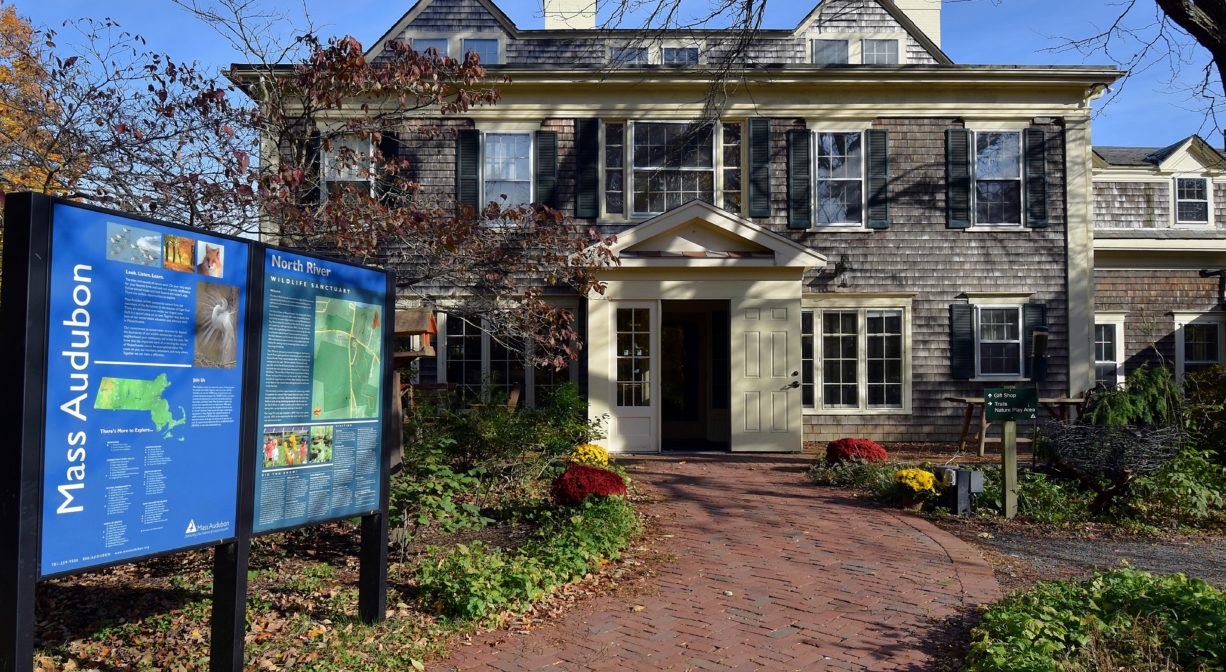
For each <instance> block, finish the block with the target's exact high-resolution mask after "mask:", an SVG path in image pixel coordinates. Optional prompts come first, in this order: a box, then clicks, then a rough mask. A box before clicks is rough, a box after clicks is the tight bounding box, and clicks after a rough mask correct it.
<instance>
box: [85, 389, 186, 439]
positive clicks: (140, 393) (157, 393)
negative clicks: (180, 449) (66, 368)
mask: <svg viewBox="0 0 1226 672" xmlns="http://www.w3.org/2000/svg"><path fill="white" fill-rule="evenodd" d="M168 387H170V381H168V380H166V374H164V373H163V374H161V375H160V376H158V377H157V378H154V379H153V380H143V379H140V378H103V379H102V382H101V383H99V385H98V396H97V397H95V398H94V408H97V409H100V410H103V411H148V412H149V415H150V417H151V418H152V419H153V426H154V428H155V429H157V431H159V432H162V431H164V432H165V433H164V434H162V436H163V438H170V435H171V430H173V429H174V428H175V427H178V426H179V425H182V424H183V423H185V422H187V411H185V410H184V409H183V407H182V406H180V407H179V417H178V418H175V417H174V414H172V413H171V412H170V402H168V401H166V400H165V399H163V398H162V392H163V391H165V390H166V388H168Z"/></svg>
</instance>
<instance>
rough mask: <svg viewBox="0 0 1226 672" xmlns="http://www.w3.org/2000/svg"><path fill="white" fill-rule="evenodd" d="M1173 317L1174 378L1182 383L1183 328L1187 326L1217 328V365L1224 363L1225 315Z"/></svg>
mask: <svg viewBox="0 0 1226 672" xmlns="http://www.w3.org/2000/svg"><path fill="white" fill-rule="evenodd" d="M1173 315H1174V317H1175V378H1176V379H1177V380H1179V381H1180V382H1182V381H1183V376H1184V366H1185V364H1186V361H1187V360H1186V359H1185V357H1186V352H1185V350H1186V349H1187V346H1186V344H1185V343H1184V330H1183V328H1184V327H1186V326H1188V325H1189V324H1207V325H1216V326H1217V344H1218V360H1217V361H1218V363H1219V364H1221V363H1226V313H1221V312H1204V313H1186V312H1178V313H1173Z"/></svg>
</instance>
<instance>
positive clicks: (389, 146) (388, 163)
mask: <svg viewBox="0 0 1226 672" xmlns="http://www.w3.org/2000/svg"><path fill="white" fill-rule="evenodd" d="M379 156H380V157H381V160H380V162H379V164H378V166H377V169H378V171H379V174H378V175H377V177H376V179H375V195H376V196H377V197H379V198H381V199H385V198H388V197H389V196H399V195H400V194H399V193H397V192H398V191H399V190H398V182H399V180H397V179H396V178H397V175H396V174H395V173H393V172H389V170H388V169H389V168H393V167H394V165H395V164H396V163H397V162H398V161H399V160H400V135H399V134H398V133H396V132H395V131H385V132H383V133H382V134H381V135H380V136H379Z"/></svg>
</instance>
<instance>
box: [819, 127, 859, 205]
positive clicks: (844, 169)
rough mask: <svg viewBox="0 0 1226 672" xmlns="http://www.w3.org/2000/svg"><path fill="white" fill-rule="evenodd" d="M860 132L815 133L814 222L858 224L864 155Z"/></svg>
mask: <svg viewBox="0 0 1226 672" xmlns="http://www.w3.org/2000/svg"><path fill="white" fill-rule="evenodd" d="M860 138H861V135H860V133H858V132H857V133H817V134H816V140H817V151H816V155H817V223H818V225H819V226H823V225H838V224H860V223H861V222H862V220H863V216H864V157H863V152H862V150H861V141H860Z"/></svg>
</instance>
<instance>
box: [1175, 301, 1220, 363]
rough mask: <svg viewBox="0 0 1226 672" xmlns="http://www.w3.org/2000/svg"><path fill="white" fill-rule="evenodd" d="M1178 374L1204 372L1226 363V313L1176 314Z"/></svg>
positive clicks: (1176, 360)
mask: <svg viewBox="0 0 1226 672" xmlns="http://www.w3.org/2000/svg"><path fill="white" fill-rule="evenodd" d="M1175 326H1176V330H1177V332H1178V333H1177V334H1176V336H1177V339H1176V341H1175V373H1176V374H1178V376H1179V377H1181V378H1182V377H1183V375H1184V374H1186V373H1192V372H1195V371H1201V370H1203V369H1207V368H1209V367H1212V366H1217V365H1218V364H1222V363H1223V362H1226V351H1224V347H1226V338H1224V336H1226V334H1223V331H1224V329H1226V314H1222V313H1209V314H1205V315H1187V316H1181V315H1179V314H1176V315H1175Z"/></svg>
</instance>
